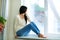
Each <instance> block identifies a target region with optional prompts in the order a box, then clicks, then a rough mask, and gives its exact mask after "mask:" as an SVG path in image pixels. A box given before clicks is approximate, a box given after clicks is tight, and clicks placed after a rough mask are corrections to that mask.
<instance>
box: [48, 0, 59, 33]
mask: <svg viewBox="0 0 60 40" xmlns="http://www.w3.org/2000/svg"><path fill="white" fill-rule="evenodd" d="M59 3H60V2H59V0H50V1H49V2H48V33H54V34H59V32H60V27H59V26H60V5H58V4H59Z"/></svg>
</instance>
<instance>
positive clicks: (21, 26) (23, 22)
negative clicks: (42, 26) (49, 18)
mask: <svg viewBox="0 0 60 40" xmlns="http://www.w3.org/2000/svg"><path fill="white" fill-rule="evenodd" d="M26 11H27V7H26V6H21V7H20V9H19V14H18V15H17V17H16V20H15V31H16V35H17V36H26V35H27V34H28V33H29V32H30V30H32V31H33V32H35V33H36V34H37V35H38V37H41V38H44V36H43V35H42V34H41V33H40V31H39V29H38V28H37V26H36V25H35V24H34V23H33V22H31V21H30V20H29V18H28V17H27V15H26ZM27 21H30V24H28V25H27Z"/></svg>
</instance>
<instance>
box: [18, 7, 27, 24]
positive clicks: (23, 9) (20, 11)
mask: <svg viewBox="0 0 60 40" xmlns="http://www.w3.org/2000/svg"><path fill="white" fill-rule="evenodd" d="M26 11H27V7H26V6H21V7H20V9H19V13H20V14H23V13H25V12H26ZM24 18H25V21H26V23H27V16H26V14H25V15H24Z"/></svg>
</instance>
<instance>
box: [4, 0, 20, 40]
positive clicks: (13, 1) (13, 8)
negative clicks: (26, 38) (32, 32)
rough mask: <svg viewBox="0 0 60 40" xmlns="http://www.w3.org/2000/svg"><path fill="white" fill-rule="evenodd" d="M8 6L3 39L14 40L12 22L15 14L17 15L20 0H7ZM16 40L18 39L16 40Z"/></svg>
mask: <svg viewBox="0 0 60 40" xmlns="http://www.w3.org/2000/svg"><path fill="white" fill-rule="evenodd" d="M8 2H9V5H8V20H7V26H6V28H7V29H5V30H6V33H5V35H6V36H5V37H4V40H15V39H14V31H13V22H14V17H15V15H16V14H18V11H19V7H20V0H9V1H8ZM17 40H18V39H17Z"/></svg>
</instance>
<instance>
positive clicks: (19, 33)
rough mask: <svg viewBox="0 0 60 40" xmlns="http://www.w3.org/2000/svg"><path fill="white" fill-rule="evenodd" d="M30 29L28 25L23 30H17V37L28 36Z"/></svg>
mask: <svg viewBox="0 0 60 40" xmlns="http://www.w3.org/2000/svg"><path fill="white" fill-rule="evenodd" d="M30 30H31V28H30V24H28V25H26V26H25V27H24V28H22V29H20V30H18V31H17V32H16V34H17V36H26V35H28V33H29V32H30Z"/></svg>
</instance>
